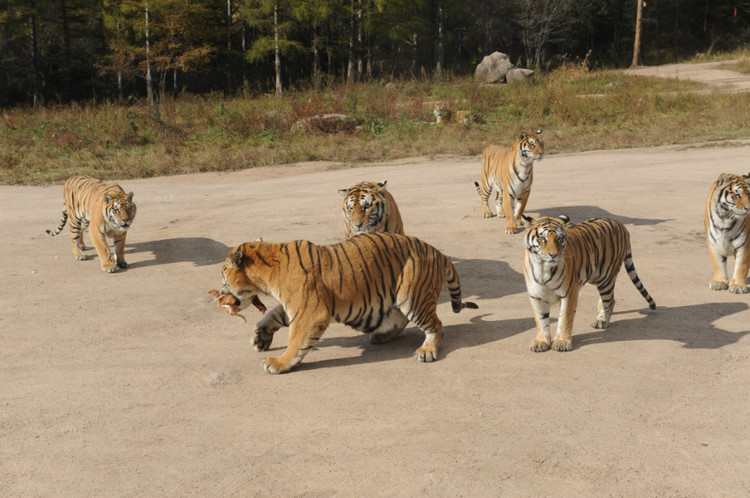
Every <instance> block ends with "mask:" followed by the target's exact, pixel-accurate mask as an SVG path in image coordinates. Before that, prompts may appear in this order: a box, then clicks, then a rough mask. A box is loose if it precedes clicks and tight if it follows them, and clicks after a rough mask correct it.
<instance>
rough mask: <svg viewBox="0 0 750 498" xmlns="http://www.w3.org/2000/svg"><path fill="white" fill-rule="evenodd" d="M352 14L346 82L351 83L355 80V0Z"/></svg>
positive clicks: (352, 1) (351, 4)
mask: <svg viewBox="0 0 750 498" xmlns="http://www.w3.org/2000/svg"><path fill="white" fill-rule="evenodd" d="M350 6H351V15H350V16H349V62H348V64H347V65H346V83H347V85H349V84H351V83H352V82H353V81H354V30H355V26H356V24H357V23H356V17H355V9H354V0H351V2H350Z"/></svg>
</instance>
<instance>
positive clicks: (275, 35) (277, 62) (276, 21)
mask: <svg viewBox="0 0 750 498" xmlns="http://www.w3.org/2000/svg"><path fill="white" fill-rule="evenodd" d="M273 40H274V44H275V47H274V67H275V69H276V96H277V97H279V96H281V94H282V89H281V50H280V49H279V2H278V1H276V2H274V4H273Z"/></svg>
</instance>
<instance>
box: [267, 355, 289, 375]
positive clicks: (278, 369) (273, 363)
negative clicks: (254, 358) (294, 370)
mask: <svg viewBox="0 0 750 498" xmlns="http://www.w3.org/2000/svg"><path fill="white" fill-rule="evenodd" d="M260 366H261V367H263V370H265V372H266V373H270V374H280V373H284V372H287V371H289V369H291V366H289V365H284V363H282V362H281V361H280V360H279V359H278V358H268V359H266V360H263V362H262V363H261V364H260Z"/></svg>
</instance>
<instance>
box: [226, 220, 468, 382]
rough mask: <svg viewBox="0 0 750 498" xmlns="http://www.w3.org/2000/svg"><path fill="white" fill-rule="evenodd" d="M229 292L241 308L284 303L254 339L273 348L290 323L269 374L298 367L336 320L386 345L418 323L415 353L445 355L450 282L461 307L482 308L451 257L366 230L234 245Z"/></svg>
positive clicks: (431, 357) (260, 347)
mask: <svg viewBox="0 0 750 498" xmlns="http://www.w3.org/2000/svg"><path fill="white" fill-rule="evenodd" d="M222 276H223V279H224V287H223V288H222V291H221V292H222V293H223V294H229V293H231V294H233V295H234V296H235V297H236V298H237V302H236V303H235V304H236V306H237V310H238V311H239V310H242V309H244V308H246V307H247V306H249V305H250V304H254V305H255V306H256V307H258V308H259V309H263V304H262V303H261V302H260V301H259V299H258V296H259V295H268V296H272V297H273V298H275V299H276V300H277V301H279V303H281V304H280V305H278V306H277V307H275V308H274V309H272V310H271V311H270V312H268V313H267V314H266V315H265V316H264V317H263V319H262V320H261V321H260V322H259V323H258V324H257V325H256V327H255V331H254V332H253V337H252V343H253V346H254V348H255V350H256V351H266V350H268V349H269V347H270V345H271V341H272V339H273V335H274V333H275V332H276V331H277V330H278V329H279V328H281V327H282V326H289V340H288V344H287V347H286V350H285V351H284V353H283V354H282V355H281V356H279V357H276V358H269V359H267V360H265V361H264V362H263V363H262V366H263V369H264V370H265V371H266V372H268V373H282V372H286V371H288V370H290V369H291V368H293V367H294V366H295V365H297V364H298V363H299V362H300V361H302V359H303V358H304V357H305V355H306V354H307V353H308V352H309V351H310V350H311V349H312V348H313V347H315V345H316V344H317V342H318V340H319V339H320V338H321V336H322V335H323V333H324V332H325V331H326V328H327V327H328V324H329V323H330V322H331V320H334V321H336V322H339V323H344V324H346V325H349V326H350V327H352V328H354V329H355V330H359V331H362V332H365V333H368V334H371V336H370V342H372V343H382V342H386V341H388V340H390V339H391V338H393V337H394V336H396V335H397V334H399V333H400V332H401V331H402V330H403V329H404V328H405V327H406V325H407V323H408V322H410V321H411V322H412V323H414V324H415V325H417V326H418V327H419V328H420V329H422V331H423V332H424V333H425V340H424V342H423V344H422V346H421V347H419V349H417V350H416V351H415V353H414V356H415V357H416V358H417V359H418V360H419V361H424V362H431V361H435V360H437V358H438V351H439V348H440V342H441V339H442V335H443V326H442V323H441V322H440V319H439V318H438V316H437V313H436V308H437V302H438V297H439V296H440V291H441V290H442V288H443V285H445V284H446V282H447V286H448V291H449V294H450V300H451V305H452V308H453V311H454V312H455V313H458V312H459V311H461V310H462V309H463V308H476V307H477V306H476V304H474V303H471V302H463V301H462V300H461V284H460V281H459V278H458V273H456V269H455V268H454V267H453V263H451V260H450V259H448V258H447V257H446V256H444V255H443V254H442V253H440V251H438V250H437V249H435V248H434V247H432V246H431V245H429V244H427V243H425V242H422V241H421V240H419V239H417V238H415V237H409V236H405V235H399V234H393V233H365V234H361V235H356V236H354V237H352V238H351V239H349V240H346V241H344V242H340V243H338V244H333V245H328V246H319V245H315V244H313V243H311V242H308V241H305V240H298V241H294V242H285V243H267V242H246V243H244V244H242V245H240V246H238V247H235V248H234V249H232V250H231V251H230V253H229V255H228V256H227V259H226V262H225V263H224V267H223V269H222Z"/></svg>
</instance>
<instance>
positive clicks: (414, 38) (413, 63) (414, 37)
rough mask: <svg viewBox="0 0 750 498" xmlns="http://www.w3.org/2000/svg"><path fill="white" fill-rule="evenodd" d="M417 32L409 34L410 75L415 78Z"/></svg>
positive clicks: (417, 44) (417, 52) (417, 53)
mask: <svg viewBox="0 0 750 498" xmlns="http://www.w3.org/2000/svg"><path fill="white" fill-rule="evenodd" d="M418 47H419V38H418V37H417V33H412V35H411V77H412V78H414V79H417V56H418V55H419V50H418Z"/></svg>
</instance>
